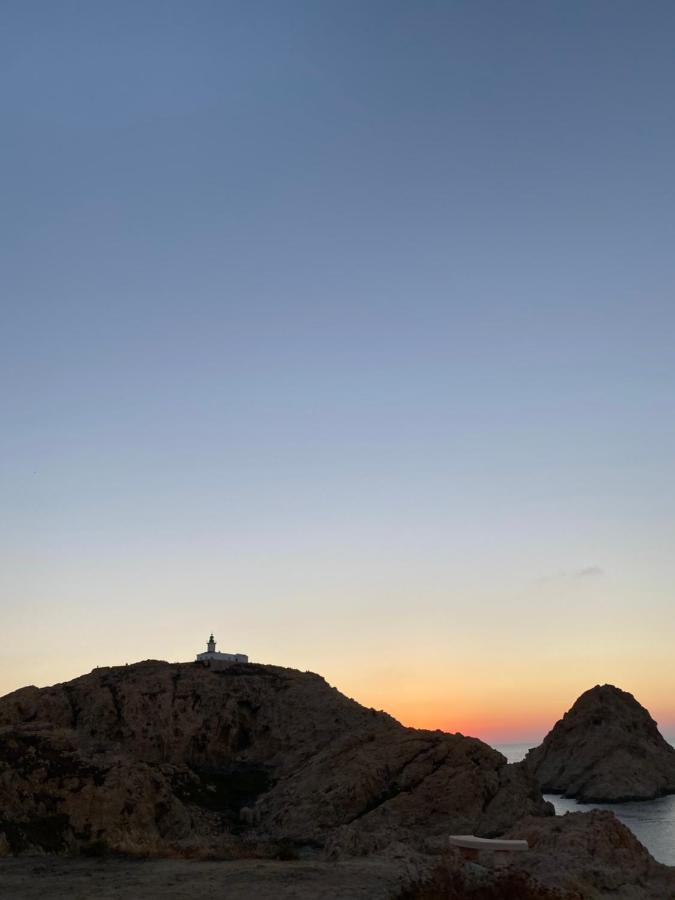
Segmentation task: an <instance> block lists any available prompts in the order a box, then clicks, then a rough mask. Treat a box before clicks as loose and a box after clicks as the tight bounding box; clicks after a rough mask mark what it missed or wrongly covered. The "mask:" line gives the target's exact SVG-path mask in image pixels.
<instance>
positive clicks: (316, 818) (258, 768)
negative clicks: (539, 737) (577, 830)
mask: <svg viewBox="0 0 675 900" xmlns="http://www.w3.org/2000/svg"><path fill="white" fill-rule="evenodd" d="M551 812H552V809H551V807H550V805H549V804H545V803H544V801H543V800H542V798H541V794H540V793H539V790H538V788H537V786H536V782H535V781H534V779H533V778H532V776H531V774H530V773H529V772H528V771H527V770H526V769H525V768H524V767H522V766H507V765H506V761H505V759H504V757H503V756H501V754H499V753H498V752H496V751H495V750H493V749H491V748H490V747H488V746H487V745H486V744H483V743H482V742H481V741H478V740H476V739H472V738H466V737H463V736H461V735H452V734H445V733H442V732H430V731H419V730H415V729H410V728H404V727H403V726H402V725H400V724H399V723H398V722H396V721H395V720H394V719H392V718H391V717H390V716H388V715H386V714H384V713H381V712H376V711H374V710H370V709H366V708H364V707H362V706H360V705H359V704H358V703H355V702H354V701H352V700H349V699H348V698H347V697H344V696H343V695H342V694H340V693H339V692H338V691H337V690H335V689H334V688H332V687H330V686H329V685H328V684H327V683H326V682H325V681H324V679H323V678H321V677H319V676H318V675H313V674H311V673H301V672H297V671H295V670H291V669H282V668H277V667H273V666H261V665H252V664H249V665H240V664H212V665H211V666H210V667H206V666H204V665H201V664H194V663H190V664H169V663H163V662H156V661H149V662H145V663H138V664H136V665H132V666H123V667H117V668H110V669H96V670H94V671H93V672H92V673H90V674H89V675H85V676H82V677H81V678H76V679H75V680H73V681H71V682H68V683H66V684H60V685H56V686H54V687H51V688H44V689H37V688H34V687H28V688H24V689H22V690H19V691H16V692H14V693H13V694H9V695H8V696H6V697H4V698H2V699H0V848H4V851H1V850H0V852H5V853H6V854H14V853H20V852H24V851H29V852H30V851H35V850H42V851H50V852H66V851H83V852H88V853H100V852H104V851H106V850H115V851H121V852H126V853H134V854H139V853H149V854H165V853H171V854H183V855H204V856H209V855H213V856H234V857H237V856H242V855H243V856H247V855H252V856H263V857H264V856H266V855H267V856H275V855H276V856H278V855H281V856H284V855H287V856H293V855H294V854H296V853H297V852H299V851H306V850H307V849H308V848H309V849H311V848H315V849H317V850H323V849H327V850H328V851H329V852H330V853H331V854H332V855H333V856H334V857H336V858H337V857H340V856H344V855H350V854H354V853H362V852H370V851H376V850H381V849H382V848H383V847H387V846H389V845H391V844H393V843H396V842H401V841H405V842H408V844H409V845H410V846H416V845H420V844H421V843H423V842H424V840H425V839H427V838H429V837H433V836H434V835H443V834H448V833H450V832H452V831H454V832H475V833H478V834H483V835H488V836H489V835H492V834H497V833H500V832H502V831H504V829H506V828H508V827H509V826H510V825H512V824H513V823H514V822H515V821H517V820H518V819H519V818H521V817H522V816H524V815H527V814H547V813H551Z"/></svg>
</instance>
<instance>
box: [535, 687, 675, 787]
mask: <svg viewBox="0 0 675 900" xmlns="http://www.w3.org/2000/svg"><path fill="white" fill-rule="evenodd" d="M525 763H526V766H527V767H528V768H529V769H530V771H532V772H533V773H534V775H535V777H536V778H537V780H538V782H539V784H540V786H541V788H542V790H543V791H544V792H550V793H555V794H564V795H565V796H566V797H576V799H577V800H579V801H580V802H583V803H601V802H608V803H611V802H620V801H625V800H650V799H653V798H654V797H658V796H660V795H662V794H667V793H672V792H675V749H674V748H673V747H671V745H670V744H668V743H667V742H666V741H665V740H664V738H663V737H662V736H661V734H660V733H659V730H658V728H657V725H656V722H655V721H654V720H653V719H652V717H651V716H650V715H649V713H648V712H647V710H646V709H645V708H644V707H643V706H640V704H639V703H638V702H637V700H636V699H635V698H634V697H633V695H632V694H628V693H626V691H622V690H620V689H619V688H616V687H613V686H612V685H611V684H605V685H602V686H600V685H597V686H596V687H594V688H591V690H589V691H586V693H584V694H582V695H581V696H580V697H579V699H578V700H577V701H576V703H575V704H574V706H572V708H571V709H570V710H569V711H568V712H566V713H565V715H564V716H563V718H562V719H561V720H560V721H559V722H557V723H556V725H555V726H554V728H553V729H552V730H551V731H550V732H549V733H548V734H547V735H546V737H545V738H544V741H543V743H542V744H541V745H540V746H539V747H536V748H535V749H533V750H530V751H529V753H528V754H527V757H526V759H525Z"/></svg>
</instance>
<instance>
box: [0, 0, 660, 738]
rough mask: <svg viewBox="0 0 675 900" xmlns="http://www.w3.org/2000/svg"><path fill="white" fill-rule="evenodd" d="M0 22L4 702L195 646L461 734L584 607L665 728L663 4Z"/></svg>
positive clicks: (37, 6)
mask: <svg viewBox="0 0 675 900" xmlns="http://www.w3.org/2000/svg"><path fill="white" fill-rule="evenodd" d="M0 26H1V27H0V32H1V34H2V37H1V38H0V60H1V63H0V65H1V66H2V78H0V96H1V99H2V109H3V125H4V128H3V140H2V145H1V146H0V158H1V161H2V179H3V187H2V196H3V204H2V216H1V217H0V229H1V233H0V237H1V241H0V265H1V268H2V272H3V277H2V285H3V290H2V300H1V320H0V416H1V420H2V423H3V426H2V432H1V435H0V507H1V508H2V515H1V517H0V538H1V544H0V547H1V552H2V566H1V573H0V604H2V608H3V610H4V617H5V622H6V628H5V629H3V634H4V637H3V636H2V635H0V692H1V691H2V689H3V688H4V689H5V690H10V689H12V688H14V687H18V686H19V685H20V684H23V683H26V682H27V681H36V682H38V683H45V682H49V681H55V680H58V679H59V678H65V677H70V676H71V675H75V674H77V673H79V672H80V671H82V670H83V669H85V668H87V667H91V666H92V665H95V664H97V663H98V662H106V663H116V662H120V661H125V660H127V659H128V660H132V659H136V658H142V657H143V656H159V657H162V658H164V657H169V658H186V659H189V658H191V656H192V654H193V653H194V652H196V651H197V650H198V649H200V645H201V643H202V642H203V639H205V637H206V636H207V634H208V632H209V631H211V630H214V631H216V634H217V637H219V638H220V641H221V644H222V649H227V647H229V646H230V644H231V643H232V642H234V644H235V645H236V646H233V647H231V649H233V650H248V652H249V653H250V654H251V655H252V656H253V657H255V658H257V659H261V660H267V661H270V662H279V663H281V664H286V665H296V666H298V667H299V668H313V669H316V670H319V671H322V672H324V673H325V674H327V676H328V677H330V678H331V680H332V681H333V682H335V683H337V684H338V686H340V687H342V688H343V689H345V690H348V692H350V693H352V694H353V695H355V696H357V697H358V698H359V699H363V700H364V702H366V701H367V702H369V703H371V702H372V703H373V705H387V706H388V708H392V707H393V709H392V711H394V712H395V713H397V714H400V715H402V716H403V717H405V716H407V717H408V719H410V720H411V721H412V720H415V719H416V718H417V719H419V720H420V721H422V719H423V720H424V722H425V723H427V724H433V722H436V721H437V722H438V724H439V725H440V726H442V727H446V726H448V725H450V724H452V722H453V721H454V720H453V717H452V709H453V703H456V702H457V699H456V697H455V695H454V694H453V690H454V688H453V687H452V686H453V685H456V684H457V679H458V677H459V673H460V672H462V673H465V672H467V671H469V672H471V671H473V670H472V669H471V666H472V665H475V666H476V667H477V668H476V672H478V670H480V671H483V669H484V661H483V662H481V661H480V659H481V648H482V646H483V641H484V640H487V642H488V643H487V647H488V652H489V653H490V656H491V659H492V660H493V662H494V664H495V665H497V663H498V664H499V667H500V671H502V672H503V671H506V672H507V675H506V681H507V682H508V683H509V684H512V686H513V692H514V696H515V695H516V693H518V692H520V691H522V689H523V685H524V684H526V683H527V681H526V673H525V672H523V673H521V672H520V670H519V669H518V671H516V669H517V668H518V665H517V664H516V662H515V661H514V659H513V656H512V654H511V653H510V652H509V651H508V648H509V647H510V646H514V648H515V649H514V654H515V655H518V654H519V653H520V652H521V650H522V648H521V646H520V644H519V643H518V642H519V641H521V642H523V646H525V645H527V646H528V647H530V648H531V647H532V646H533V645H536V646H537V648H539V649H537V651H536V652H535V653H534V660H533V665H535V667H536V665H538V662H537V660H539V656H538V655H537V654H540V655H541V661H542V662H544V661H545V660H546V659H547V658H548V657H547V655H546V654H547V652H550V651H546V650H545V649H543V648H544V647H545V646H546V645H547V644H548V643H550V641H551V637H552V632H553V634H557V635H560V634H561V633H563V634H565V633H567V631H566V629H570V630H571V631H572V633H575V634H578V631H579V627H578V623H579V621H581V620H583V621H584V622H585V629H584V630H585V633H586V636H587V639H588V643H587V644H586V643H585V641H584V640H583V639H582V640H581V643H580V645H579V647H578V649H577V650H570V652H571V653H572V659H571V660H570V666H569V669H570V672H571V671H572V670H574V671H575V672H576V671H578V672H579V673H580V675H579V678H580V679H581V678H582V677H583V678H585V677H588V678H597V680H611V679H612V678H614V679H615V680H618V679H619V678H622V679H623V681H624V682H629V683H623V684H622V686H624V687H626V688H628V689H632V686H633V685H634V684H637V685H638V687H642V686H643V685H644V687H643V688H642V689H643V692H646V693H647V694H648V698H652V696H653V702H654V703H656V704H657V706H658V704H659V703H661V707H660V708H662V709H663V710H664V713H667V714H670V712H672V714H673V718H674V719H675V708H673V709H672V710H669V709H666V705H665V700H664V701H663V702H662V698H661V693H660V691H661V690H662V691H663V693H664V696H665V692H666V690H667V691H668V692H669V693H670V694H672V688H673V687H675V684H673V683H672V676H669V675H668V674H667V673H668V671H669V670H668V669H667V666H666V657H667V654H668V647H667V645H666V643H665V640H666V637H665V636H666V635H667V636H668V638H669V637H670V634H671V633H672V631H671V629H672V625H673V617H672V613H671V612H670V606H671V597H672V589H673V584H674V578H675V564H674V563H673V560H672V539H673V527H672V523H673V514H674V513H675V489H674V487H673V485H674V484H675V479H674V477H673V476H674V474H675V473H674V471H673V469H674V465H673V459H675V452H674V451H675V427H674V424H673V423H674V422H675V419H674V416H673V413H674V412H675V410H674V409H673V407H674V401H673V396H674V395H673V387H674V385H673V374H674V368H675V363H674V361H673V352H672V348H673V343H674V340H673V339H674V330H675V328H674V326H675V307H674V305H673V297H672V291H673V275H674V270H675V256H674V254H673V252H672V248H673V238H674V234H673V231H674V224H675V218H674V212H673V211H674V209H675V206H674V199H675V198H674V196H673V195H674V193H675V188H674V181H673V176H672V170H673V163H672V160H673V158H675V153H674V151H675V146H674V145H675V121H674V112H673V110H674V107H673V102H672V86H673V84H675V55H674V54H673V52H672V47H673V41H674V38H675V10H673V7H672V5H671V4H669V3H659V2H654V3H650V4H645V5H643V4H637V3H634V2H630V3H629V2H621V0H619V2H616V0H612V2H609V0H606V2H600V0H595V2H583V3H582V2H545V3H544V2H514V3H509V4H504V3H502V2H499V3H497V2H485V3H481V2H478V3H476V2H443V3H441V2H422V3H415V4H412V3H403V2H374V0H373V2H366V3H363V2H358V3H356V2H339V3H338V2H291V0H289V2H285V3H277V2H275V3H271V2H259V3H249V2H247V3H224V2H218V3H216V2H214V3H210V2H190V3H187V2H180V3H176V2H161V3H160V2H149V0H146V2H141V3H137V2H134V3H130V2H117V3H114V4H111V3H101V2H92V3H86V4H84V3H75V2H66V0H64V2H60V3H58V4H57V3H47V2H30V0H28V2H26V0H22V2H20V3H19V2H5V3H3V5H2V9H1V10H0ZM586 569H593V570H594V573H593V575H591V576H585V577H582V576H579V575H578V573H581V572H582V571H584V570H586ZM504 608H509V609H511V610H513V612H514V617H515V622H516V623H517V627H516V626H515V625H514V626H510V625H509V624H508V622H506V621H504V620H503V616H502V612H501V611H502V610H503V609H504ZM567 616H569V618H566V617H567ZM29 632H30V634H32V635H33V636H34V639H35V640H38V641H39V642H40V644H41V647H42V653H41V661H40V662H39V664H38V663H35V661H32V662H30V661H29V659H28V658H27V657H26V653H25V650H26V647H25V641H26V634H27V633H29ZM92 634H96V635H100V636H101V637H103V636H104V637H105V639H104V640H103V641H102V642H101V640H98V639H97V640H96V641H95V642H92V640H91V635H92ZM411 642H412V643H411ZM195 643H197V646H194V644H195ZM3 644H4V646H2V645H3ZM458 644H461V645H462V646H463V647H464V648H465V650H464V651H463V652H468V651H466V647H473V649H474V652H473V655H471V654H469V655H468V656H467V657H466V658H464V657H463V656H461V654H460V656H461V668H459V669H454V668H453V667H452V666H453V664H452V659H453V658H454V655H455V654H456V653H457V645H458ZM402 648H405V651H404V652H405V653H406V654H407V655H409V656H413V657H415V658H421V657H431V658H433V659H435V660H436V664H435V665H436V668H434V669H433V672H434V691H435V692H436V693H435V694H434V696H436V694H437V695H438V696H437V698H436V700H435V701H434V703H435V704H436V705H434V706H433V709H432V710H431V711H430V712H429V713H428V716H426V718H425V716H423V715H422V714H421V713H420V714H419V715H417V714H416V713H415V712H414V710H415V709H418V708H422V707H423V706H424V704H425V703H427V699H428V697H429V693H430V691H429V687H428V685H427V682H426V681H425V678H426V676H425V675H424V673H423V672H421V671H420V672H419V673H418V675H415V673H413V676H412V677H411V678H410V679H408V678H407V676H405V675H402V673H401V672H400V671H399V670H398V669H397V668H396V667H397V665H398V662H397V660H399V658H400V656H401V653H402ZM490 648H492V649H490ZM495 648H502V649H503V652H502V651H501V650H496V649H495ZM659 648H661V649H659ZM575 653H577V656H575V655H574V654H575ZM659 654H661V655H659ZM659 660H661V662H659ZM458 665H459V663H458ZM659 666H661V668H659ZM654 667H656V668H654ZM509 672H511V673H512V677H511V678H510V676H509V675H508V673H509ZM650 672H651V674H650ZM654 673H657V674H654ZM657 675H658V677H657ZM668 677H670V679H671V680H670V681H668V680H667V679H668ZM402 678H405V679H406V681H409V684H408V685H407V686H406V688H403V687H402V686H401V683H400V682H401V679H402ZM509 678H510V680H509ZM664 679H665V680H664ZM657 683H658V684H659V685H662V688H658V689H657V687H656V685H657ZM411 685H412V686H411ZM392 686H393V687H392ZM588 686H589V685H588V684H585V683H583V684H582V683H581V682H579V684H577V681H575V678H574V676H573V675H572V674H570V677H569V678H568V679H567V681H565V680H564V679H563V681H562V683H560V684H559V683H558V682H556V684H555V686H553V685H550V686H549V694H548V695H546V697H543V698H542V700H541V702H542V704H543V706H545V703H548V704H549V706H550V705H551V704H553V705H554V703H555V702H556V701H557V698H558V696H560V697H563V696H567V693H569V694H570V696H569V700H570V701H571V700H572V699H574V696H575V693H574V692H575V691H577V687H578V688H579V689H580V690H583V689H584V688H585V687H588ZM394 687H395V688H396V690H395V694H396V697H395V699H392V698H391V697H390V696H389V694H388V693H387V692H388V691H394ZM406 690H407V691H409V693H410V696H409V698H408V700H407V701H406V703H405V704H404V705H403V706H400V703H403V701H402V700H400V697H401V695H402V694H403V693H405V691H406ZM434 691H432V693H433V692H434ZM650 691H651V693H650ZM425 698H427V699H425ZM511 699H512V698H511ZM509 700H510V698H509V697H507V698H506V700H505V702H506V703H507V705H508V702H509ZM479 701H480V698H479V697H478V696H477V697H476V698H475V703H479ZM533 702H534V701H533ZM396 704H399V705H398V706H397V705H396ZM416 704H417V705H416ZM547 708H548V707H547ZM444 709H447V710H449V712H448V713H447V719H446V718H443V716H444V715H445V713H442V710H444ZM411 710H412V712H411ZM425 715H426V714H425ZM458 715H459V714H458ZM460 718H461V717H460ZM458 727H459V726H458Z"/></svg>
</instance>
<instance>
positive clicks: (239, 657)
mask: <svg viewBox="0 0 675 900" xmlns="http://www.w3.org/2000/svg"><path fill="white" fill-rule="evenodd" d="M209 660H214V661H217V662H238V663H247V662H248V656H246V654H245V653H217V652H216V641H215V639H214V637H213V634H211V636H210V637H209V639H208V641H207V642H206V653H198V654H197V662H207V661H209Z"/></svg>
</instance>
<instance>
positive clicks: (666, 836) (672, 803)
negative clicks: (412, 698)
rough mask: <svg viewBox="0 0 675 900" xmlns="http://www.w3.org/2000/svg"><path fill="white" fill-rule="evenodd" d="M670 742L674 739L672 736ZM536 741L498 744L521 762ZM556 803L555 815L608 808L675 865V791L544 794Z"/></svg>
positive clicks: (656, 854) (661, 857) (655, 853)
mask: <svg viewBox="0 0 675 900" xmlns="http://www.w3.org/2000/svg"><path fill="white" fill-rule="evenodd" d="M671 743H673V741H672V740H671ZM534 746H535V744H496V745H495V749H496V750H499V752H500V753H503V754H504V756H505V757H506V758H507V760H508V761H509V762H520V761H521V760H522V759H524V758H525V754H526V753H527V751H528V750H529V749H530V747H534ZM544 798H545V799H546V800H550V802H551V803H552V804H553V806H554V807H555V811H556V815H559V816H562V815H564V814H565V813H567V812H587V811H588V810H589V809H608V810H610V811H611V812H613V813H614V815H615V816H616V817H617V819H621V821H622V822H623V823H624V825H627V826H628V827H629V828H630V830H631V831H632V832H633V834H634V835H635V837H636V838H637V839H638V840H639V841H640V842H641V843H642V844H644V845H645V847H646V848H647V849H648V850H649V852H650V853H651V855H652V856H653V857H654V859H656V860H658V861H659V862H662V863H665V864H666V865H667V866H675V794H671V795H670V796H668V797H659V799H658V800H641V801H640V802H638V803H577V802H576V800H566V799H564V798H563V797H559V796H558V795H557V794H544Z"/></svg>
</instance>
